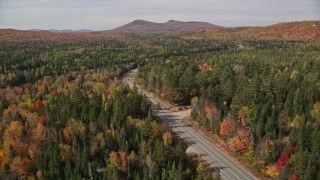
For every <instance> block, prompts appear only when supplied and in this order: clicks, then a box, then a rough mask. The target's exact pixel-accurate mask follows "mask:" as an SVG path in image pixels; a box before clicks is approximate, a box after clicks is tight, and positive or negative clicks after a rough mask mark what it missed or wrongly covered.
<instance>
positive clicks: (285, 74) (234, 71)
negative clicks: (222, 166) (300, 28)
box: [136, 41, 320, 179]
mask: <svg viewBox="0 0 320 180" xmlns="http://www.w3.org/2000/svg"><path fill="white" fill-rule="evenodd" d="M241 46H242V47H241V48H240V47H239V48H233V49H232V48H228V50H223V49H219V50H216V51H213V52H206V53H198V54H188V55H182V56H170V57H167V58H158V59H155V60H153V61H150V62H149V63H147V64H146V65H145V66H141V67H139V70H138V74H137V77H136V78H137V81H138V82H139V83H140V84H141V85H142V86H144V87H145V88H147V89H149V90H150V91H153V92H155V93H156V94H158V95H159V96H160V97H162V98H164V99H166V100H169V101H171V102H172V103H174V104H178V105H179V104H180V105H188V104H191V105H192V118H193V119H194V121H195V122H196V123H197V124H198V125H199V126H204V127H207V129H208V132H212V133H214V134H217V135H219V136H220V138H221V139H223V140H224V141H225V142H226V143H227V145H228V146H229V148H230V150H231V151H232V152H233V153H234V154H236V155H238V156H239V157H241V158H242V159H243V160H244V161H246V162H248V163H250V164H253V165H254V167H255V168H256V169H257V170H259V171H260V173H261V174H262V175H265V176H268V177H272V178H281V179H288V178H291V179H319V177H320V176H319V175H320V174H319V170H318V169H319V167H320V161H319V159H320V154H319V152H320V151H319V149H320V129H319V128H320V127H319V123H320V116H319V115H320V114H319V112H320V53H319V42H302V41H300V42H299V41H245V42H242V45H241ZM229 47H232V46H229Z"/></svg>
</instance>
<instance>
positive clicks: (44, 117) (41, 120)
mask: <svg viewBox="0 0 320 180" xmlns="http://www.w3.org/2000/svg"><path fill="white" fill-rule="evenodd" d="M46 119H47V117H46V116H43V115H42V116H39V117H38V124H43V121H44V120H46Z"/></svg>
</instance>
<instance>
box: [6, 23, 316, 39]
mask: <svg viewBox="0 0 320 180" xmlns="http://www.w3.org/2000/svg"><path fill="white" fill-rule="evenodd" d="M51 31H54V30H52V29H51ZM51 31H49V30H39V29H33V30H32V31H30V30H29V31H23V30H14V29H0V41H1V40H28V39H32V40H34V39H64V38H69V39H83V38H93V39H94V38H126V37H129V36H130V34H133V35H135V34H138V35H139V34H142V35H149V34H150V35H152V34H153V33H180V32H194V34H200V35H202V33H205V34H208V35H210V34H211V35H213V36H212V37H213V38H218V39H227V38H233V39H240V40H320V21H300V22H283V23H278V24H273V25H270V26H261V27H235V28H229V27H228V28H226V27H222V26H217V25H213V24H210V23H206V22H194V21H190V22H181V21H175V20H170V21H168V22H166V23H154V22H149V21H144V20H135V21H133V22H131V23H128V24H125V25H123V26H120V27H118V28H115V29H113V30H107V31H94V32H92V31H90V32H84V31H83V32H81V33H80V31H81V30H78V31H73V30H55V31H54V32H51ZM128 35H129V36H128Z"/></svg>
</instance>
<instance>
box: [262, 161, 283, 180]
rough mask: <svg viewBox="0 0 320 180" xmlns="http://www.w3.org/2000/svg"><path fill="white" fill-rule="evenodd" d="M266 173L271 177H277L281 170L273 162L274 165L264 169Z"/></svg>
mask: <svg viewBox="0 0 320 180" xmlns="http://www.w3.org/2000/svg"><path fill="white" fill-rule="evenodd" d="M264 173H265V174H266V175H267V176H269V177H272V178H277V177H278V176H279V175H280V173H279V171H278V170H277V168H276V166H275V165H274V164H273V165H268V166H267V167H266V169H265V171H264Z"/></svg>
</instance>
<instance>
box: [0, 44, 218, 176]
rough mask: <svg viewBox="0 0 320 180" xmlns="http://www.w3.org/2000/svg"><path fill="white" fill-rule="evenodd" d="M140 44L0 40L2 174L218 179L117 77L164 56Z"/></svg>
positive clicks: (147, 105)
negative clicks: (188, 151) (192, 156)
mask: <svg viewBox="0 0 320 180" xmlns="http://www.w3.org/2000/svg"><path fill="white" fill-rule="evenodd" d="M137 43H139V42H138V41H137V40H135V39H126V38H113V39H112V38H111V39H99V38H98V39H93V40H88V39H78V40H74V39H72V40H70V39H65V40H59V41H54V40H51V39H50V40H43V39H42V40H32V41H31V40H30V41H29V40H20V41H13V40H11V39H10V40H7V41H3V42H2V43H0V61H1V64H0V69H1V71H0V79H1V81H0V114H1V123H0V137H1V139H0V170H1V172H0V177H1V179H2V178H3V179H16V178H18V179H151V178H156V179H194V178H199V179H201V178H212V177H211V174H210V171H206V167H205V166H204V165H203V164H202V163H200V164H199V168H198V169H197V166H198V162H197V161H196V160H194V159H192V158H190V157H189V156H187V155H186V146H185V145H184V144H183V143H181V142H180V141H179V140H178V139H176V138H175V137H174V134H173V133H172V132H171V131H170V129H169V128H168V127H167V126H166V125H165V124H162V122H160V121H158V120H157V119H156V118H155V117H154V116H153V115H152V111H151V109H150V104H149V102H148V101H147V100H146V98H145V97H144V96H142V95H141V94H140V93H138V91H137V89H136V88H134V89H133V90H130V89H129V88H128V87H127V86H125V85H122V83H121V81H120V80H119V79H120V77H121V75H122V74H123V73H124V72H126V71H127V70H129V69H133V68H135V67H137V66H138V65H143V64H145V62H146V60H147V59H148V58H150V59H152V58H153V56H160V54H161V52H160V50H161V49H160V48H157V47H155V48H149V49H147V48H146V47H148V46H150V44H148V43H149V41H147V40H145V42H144V44H142V45H143V46H144V47H141V46H140V45H138V44H137ZM179 43H182V42H179ZM186 49H187V48H186ZM165 53H171V52H165ZM168 56H169V55H168Z"/></svg>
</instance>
